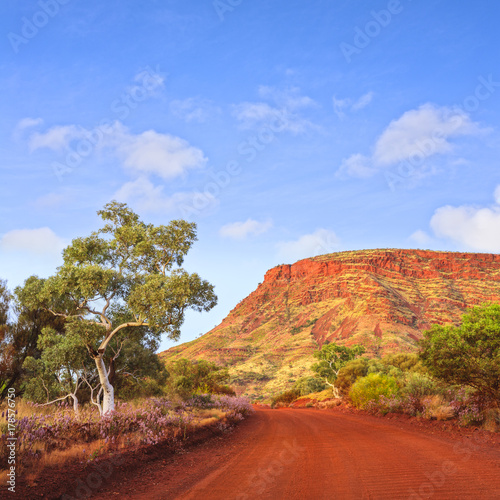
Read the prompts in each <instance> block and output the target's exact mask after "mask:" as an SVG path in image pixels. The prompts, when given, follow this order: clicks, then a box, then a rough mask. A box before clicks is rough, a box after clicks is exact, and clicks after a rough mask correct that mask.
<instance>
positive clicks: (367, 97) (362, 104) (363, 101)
mask: <svg viewBox="0 0 500 500" xmlns="http://www.w3.org/2000/svg"><path fill="white" fill-rule="evenodd" d="M374 95H375V94H374V93H373V92H367V93H366V94H363V95H362V96H361V97H360V98H359V99H358V100H357V101H356V102H355V103H354V104H353V105H352V106H351V109H352V110H353V111H359V110H360V109H363V108H366V106H368V104H370V103H371V102H372V99H373V96H374Z"/></svg>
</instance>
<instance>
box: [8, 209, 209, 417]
mask: <svg viewBox="0 0 500 500" xmlns="http://www.w3.org/2000/svg"><path fill="white" fill-rule="evenodd" d="M97 213H98V214H99V216H100V217H101V218H102V219H103V221H104V225H103V226H102V227H101V229H99V230H98V231H95V232H92V233H91V234H90V235H89V236H87V237H81V238H76V239H74V240H73V241H72V243H71V245H69V246H68V247H67V248H66V249H65V250H64V251H63V264H62V265H61V266H60V267H59V268H58V270H57V273H56V274H55V275H54V276H51V277H50V278H47V279H38V278H36V277H32V278H31V279H28V280H27V282H26V284H25V286H24V289H23V290H21V291H19V293H18V294H20V295H22V296H23V300H24V302H25V303H26V304H28V305H32V306H33V305H37V306H38V307H42V308H43V309H45V310H47V311H49V312H51V314H53V315H54V316H59V317H63V318H64V319H65V331H66V334H68V335H71V336H76V337H78V338H80V339H81V340H82V342H83V343H84V345H85V346H86V349H87V352H88V354H89V355H90V357H91V358H92V359H93V360H94V362H95V366H96V369H97V372H98V374H99V382H100V385H101V388H102V394H103V399H102V404H103V413H104V414H106V413H108V412H110V411H113V410H114V407H115V404H114V388H113V385H112V383H111V381H110V368H112V366H110V362H109V360H108V364H106V359H107V353H108V352H109V347H110V342H111V341H112V340H113V339H117V338H119V337H120V336H122V335H126V332H127V331H130V329H133V328H139V329H141V330H142V331H144V332H145V333H146V332H149V334H150V335H153V336H154V337H156V338H157V339H159V338H160V337H161V335H162V334H166V335H167V336H168V337H170V338H172V339H178V338H179V337H180V327H181V325H182V323H183V321H184V314H185V312H186V310H188V309H194V310H196V311H208V310H210V309H211V308H212V307H214V306H215V305H216V303H217V297H216V295H215V293H214V289H213V286H212V285H211V284H210V283H208V282H207V281H205V280H202V279H201V278H200V276H199V275H198V274H197V273H188V272H187V271H186V270H184V269H183V268H181V267H180V266H182V264H183V262H184V257H185V256H186V254H187V253H188V251H189V250H190V248H191V247H192V245H193V243H194V242H195V241H196V239H197V238H196V225H195V224H194V223H189V222H187V221H184V220H174V221H171V222H170V223H169V224H168V225H159V226H154V225H152V224H146V223H144V222H143V221H141V220H140V219H139V216H138V215H137V214H136V213H134V212H133V211H132V210H131V209H130V208H129V207H128V206H127V205H126V204H124V203H118V202H116V201H113V202H111V203H108V204H106V205H105V206H104V208H103V210H100V211H98V212H97ZM67 302H69V303H70V306H68V304H67ZM117 310H120V314H114V312H116V311H117ZM118 354H119V353H118ZM108 355H109V354H108ZM113 357H116V356H113Z"/></svg>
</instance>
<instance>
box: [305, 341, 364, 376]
mask: <svg viewBox="0 0 500 500" xmlns="http://www.w3.org/2000/svg"><path fill="white" fill-rule="evenodd" d="M364 351H365V349H364V347H362V346H358V345H355V346H352V347H347V346H340V345H337V344H324V345H323V347H322V348H321V350H320V351H316V352H315V353H314V357H315V358H317V359H318V360H319V362H318V363H315V364H314V365H312V366H311V370H312V371H314V372H316V373H317V374H318V376H319V377H320V378H322V379H323V380H325V381H326V382H328V383H329V384H330V385H332V384H334V383H335V381H336V379H337V377H338V374H339V371H340V369H341V368H342V367H343V366H344V365H345V364H346V363H348V362H349V361H351V360H353V359H355V358H356V357H357V356H359V355H361V354H363V353H364Z"/></svg>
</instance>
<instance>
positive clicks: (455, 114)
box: [339, 104, 485, 177]
mask: <svg viewBox="0 0 500 500" xmlns="http://www.w3.org/2000/svg"><path fill="white" fill-rule="evenodd" d="M484 131H485V130H484V129H481V128H480V127H479V125H478V124H477V123H474V122H472V121H471V119H470V116H469V115H468V114H467V113H465V112H464V111H461V110H459V109H454V108H449V107H445V106H444V107H437V106H434V105H433V104H424V105H422V106H420V107H419V108H418V109H414V110H410V111H407V112H406V113H404V114H403V115H402V116H401V117H400V118H398V119H396V120H393V121H392V122H391V123H390V124H389V125H388V127H387V128H386V129H385V130H384V132H382V134H381V135H380V137H379V138H378V139H377V141H376V143H375V145H374V147H373V154H372V155H371V156H369V157H367V156H365V157H364V158H366V160H365V161H364V168H351V169H349V172H350V175H352V176H358V177H366V176H367V175H369V174H371V175H373V174H375V173H377V172H378V171H380V170H383V169H385V168H388V167H391V166H394V165H397V164H399V163H401V162H408V163H409V165H410V166H411V167H412V168H414V167H419V168H420V169H423V170H425V169H426V168H427V167H425V165H424V164H425V161H426V160H427V159H428V158H430V157H432V156H435V155H445V154H451V153H453V151H454V143H453V142H452V141H451V140H452V139H454V138H456V137H459V136H470V135H477V134H480V133H482V132H484ZM359 157H361V155H352V156H351V157H349V158H347V159H346V160H344V162H343V165H342V166H341V167H340V169H339V173H342V172H347V171H348V169H347V167H346V166H345V165H344V163H347V166H349V164H350V163H353V162H354V161H355V160H356V159H358V160H359ZM427 171H430V170H429V169H428V168H427Z"/></svg>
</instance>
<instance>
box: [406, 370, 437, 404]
mask: <svg viewBox="0 0 500 500" xmlns="http://www.w3.org/2000/svg"><path fill="white" fill-rule="evenodd" d="M401 382H402V390H401V392H402V394H404V395H406V396H411V397H414V398H422V397H424V396H432V395H434V394H438V393H439V392H441V388H440V387H439V385H438V384H437V383H436V381H435V380H434V379H433V378H431V377H429V376H428V375H424V374H422V373H418V372H408V373H405V374H404V376H403V378H402V380H401Z"/></svg>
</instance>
